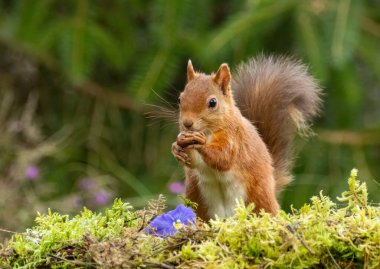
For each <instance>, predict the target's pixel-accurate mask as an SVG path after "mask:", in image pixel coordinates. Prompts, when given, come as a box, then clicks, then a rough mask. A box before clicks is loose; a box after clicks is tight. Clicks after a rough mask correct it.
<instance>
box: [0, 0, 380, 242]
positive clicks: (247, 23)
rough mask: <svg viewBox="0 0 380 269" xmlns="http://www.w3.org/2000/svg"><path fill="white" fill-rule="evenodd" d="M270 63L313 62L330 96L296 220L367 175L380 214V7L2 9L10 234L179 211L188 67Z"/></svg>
mask: <svg viewBox="0 0 380 269" xmlns="http://www.w3.org/2000/svg"><path fill="white" fill-rule="evenodd" d="M260 53H266V54H269V53H270V54H286V55H294V56H295V57H297V58H300V59H302V60H303V61H304V62H305V63H306V64H307V65H308V66H309V67H310V72H311V73H312V74H313V75H314V76H315V77H316V78H317V79H318V80H319V81H320V84H321V85H322V87H323V88H324V91H325V96H324V109H323V111H324V112H323V115H321V117H320V118H319V119H318V120H317V122H316V123H315V124H314V126H313V129H314V131H315V133H316V134H317V135H316V136H314V137H312V138H311V139H309V140H303V139H301V138H299V139H297V143H296V148H297V151H298V152H299V153H300V154H299V157H298V158H297V162H296V166H295V169H294V174H295V181H294V182H293V184H292V185H291V186H290V187H288V188H287V190H286V191H285V192H284V193H283V195H282V196H281V204H282V206H283V208H284V209H285V210H289V208H290V205H291V204H293V205H294V206H295V207H300V206H302V205H303V204H304V203H305V202H308V199H309V198H310V197H311V195H314V194H317V193H319V191H320V190H323V192H324V194H328V195H331V196H332V197H335V196H336V195H337V194H339V193H340V192H341V191H342V190H343V189H344V188H345V187H346V180H345V179H346V177H347V176H348V175H349V172H350V170H351V168H353V167H356V168H358V169H359V172H360V174H359V175H360V176H359V177H360V179H361V180H365V181H366V182H367V184H368V185H369V190H370V200H372V201H374V202H379V201H380V186H379V182H380V181H379V180H380V151H379V148H380V147H379V145H380V64H379V63H380V4H379V2H378V1H375V0H373V1H370V0H366V1H364V0H363V1H356V0H334V1H331V0H310V1H302V0H298V1H297V0H282V1H278V0H261V1H260V0H247V1H242V0H237V1H216V0H192V1H190V0H181V1H176V0H166V1H163V0H156V1H141V0H128V1H127V0H97V1H96V0H94V1H89V0H76V1H74V0H67V1H58V0H39V1H32V0H23V1H22V0H18V1H16V0H8V1H5V0H1V1H0V128H1V135H0V228H3V229H9V230H13V231H22V230H23V229H24V228H25V227H27V226H28V225H32V223H33V219H34V217H35V214H36V211H39V212H46V209H47V208H49V207H50V208H52V209H54V210H58V211H60V212H63V213H64V212H66V213H74V212H78V211H79V210H80V209H81V208H82V207H83V206H87V207H89V208H92V209H101V207H104V206H107V205H109V203H111V202H112V200H113V199H114V198H115V197H122V198H123V199H124V200H127V201H130V202H131V203H132V204H133V205H134V206H135V207H142V206H144V205H145V204H146V201H147V200H148V199H150V198H153V197H157V194H158V193H163V194H165V195H166V196H167V199H168V203H169V204H170V205H174V204H176V203H178V200H176V199H177V198H176V194H175V193H176V192H181V188H182V186H181V182H182V181H183V172H182V169H181V167H180V165H179V164H178V163H177V162H176V161H175V159H174V158H173V157H172V155H171V153H170V148H171V143H172V142H173V141H174V139H175V137H176V134H177V125H176V122H175V119H174V118H173V115H174V114H173V113H172V112H170V111H167V109H170V110H173V109H174V110H175V109H176V104H175V103H176V99H177V96H178V93H179V91H181V90H182V89H183V86H184V84H185V79H186V75H185V71H186V64H187V60H188V59H189V58H191V59H192V61H193V64H194V65H195V68H196V69H197V70H202V71H204V72H211V71H215V70H216V69H217V68H218V67H219V65H220V64H221V63H222V62H227V63H229V64H230V66H231V67H232V68H233V67H234V66H236V64H238V63H240V62H241V61H243V60H247V59H248V58H249V57H252V56H255V55H257V54H260ZM154 105H157V106H160V107H164V108H162V109H161V108H159V107H155V106H154ZM152 110H153V111H155V112H153V113H149V111H152ZM147 112H148V114H147ZM376 180H377V181H376ZM6 236H8V234H6V233H4V232H0V238H1V237H6Z"/></svg>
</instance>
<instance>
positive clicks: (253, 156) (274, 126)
mask: <svg viewBox="0 0 380 269" xmlns="http://www.w3.org/2000/svg"><path fill="white" fill-rule="evenodd" d="M187 76H188V83H187V85H186V87H185V90H184V91H183V92H182V93H181V95H180V130H181V133H180V134H179V135H178V137H177V140H176V141H175V142H174V143H173V150H172V151H173V155H174V156H175V157H176V158H177V159H178V160H180V161H181V162H183V163H184V165H185V174H186V196H187V197H188V198H189V199H190V200H193V201H194V202H196V203H198V205H199V206H198V212H197V214H198V216H200V217H201V218H203V219H205V220H207V219H209V218H212V217H214V214H217V215H220V216H222V217H223V216H229V215H231V214H232V213H233V206H234V203H235V199H240V198H242V199H244V200H245V202H246V203H247V204H248V203H252V202H253V203H254V204H255V205H256V212H259V211H260V210H261V209H263V210H265V211H267V212H270V213H272V214H273V215H275V214H277V212H278V210H279V208H280V207H279V204H278V202H277V199H276V193H278V192H279V191H280V190H281V189H282V187H283V186H284V185H286V184H287V183H288V182H289V181H290V179H291V177H290V169H291V163H292V151H291V141H292V140H293V136H294V134H295V131H294V130H293V129H294V128H292V127H291V126H296V127H297V128H300V126H306V123H307V122H308V121H309V120H310V118H312V116H314V115H315V114H316V113H317V111H318V108H319V104H320V98H319V95H320V90H319V88H318V87H317V85H316V84H315V82H314V80H313V79H312V78H311V77H310V76H309V75H307V72H306V70H305V67H304V66H303V65H301V64H300V63H298V62H295V61H293V60H289V59H285V58H273V57H268V58H264V57H261V58H259V59H257V60H256V61H255V60H252V61H251V62H249V63H248V64H245V65H242V66H241V67H240V68H239V69H238V72H237V74H236V78H235V79H234V80H233V81H231V80H232V77H231V74H230V71H229V67H228V65H227V64H222V65H221V67H220V68H219V70H218V72H217V73H216V74H211V75H205V74H201V73H195V71H194V69H193V66H192V64H191V61H189V63H188V71H187ZM231 82H233V83H232V87H231ZM233 95H236V97H235V98H234V97H233ZM235 100H236V101H237V103H236V104H235ZM214 105H215V106H214ZM238 107H239V108H240V109H239V108H238ZM243 115H244V116H246V117H247V118H248V119H247V118H245V117H244V116H243ZM292 121H294V122H292Z"/></svg>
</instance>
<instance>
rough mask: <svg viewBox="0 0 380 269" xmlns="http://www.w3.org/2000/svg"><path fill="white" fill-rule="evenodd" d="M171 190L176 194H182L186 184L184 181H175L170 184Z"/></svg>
mask: <svg viewBox="0 0 380 269" xmlns="http://www.w3.org/2000/svg"><path fill="white" fill-rule="evenodd" d="M169 190H170V191H171V192H172V193H175V194H181V193H183V191H184V190H185V186H184V185H183V183H182V182H173V183H171V184H170V185H169Z"/></svg>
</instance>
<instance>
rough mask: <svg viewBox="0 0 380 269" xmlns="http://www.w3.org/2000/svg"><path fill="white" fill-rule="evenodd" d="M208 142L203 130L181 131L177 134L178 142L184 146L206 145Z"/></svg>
mask: <svg viewBox="0 0 380 269" xmlns="http://www.w3.org/2000/svg"><path fill="white" fill-rule="evenodd" d="M206 142H207V137H206V135H205V134H204V133H202V132H195V131H187V132H181V133H180V134H179V135H178V136H177V144H178V145H179V146H181V147H183V148H186V147H189V146H191V145H204V144H206Z"/></svg>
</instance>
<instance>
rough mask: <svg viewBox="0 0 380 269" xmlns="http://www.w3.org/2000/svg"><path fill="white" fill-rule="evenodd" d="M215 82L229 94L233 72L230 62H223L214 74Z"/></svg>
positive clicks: (224, 92)
mask: <svg viewBox="0 0 380 269" xmlns="http://www.w3.org/2000/svg"><path fill="white" fill-rule="evenodd" d="M214 82H215V83H216V84H218V85H219V87H220V88H221V89H222V91H223V94H227V93H228V91H229V90H230V82H231V73H230V68H229V67H228V64H226V63H224V64H222V65H221V66H220V67H219V69H218V72H216V75H215V76H214Z"/></svg>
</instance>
